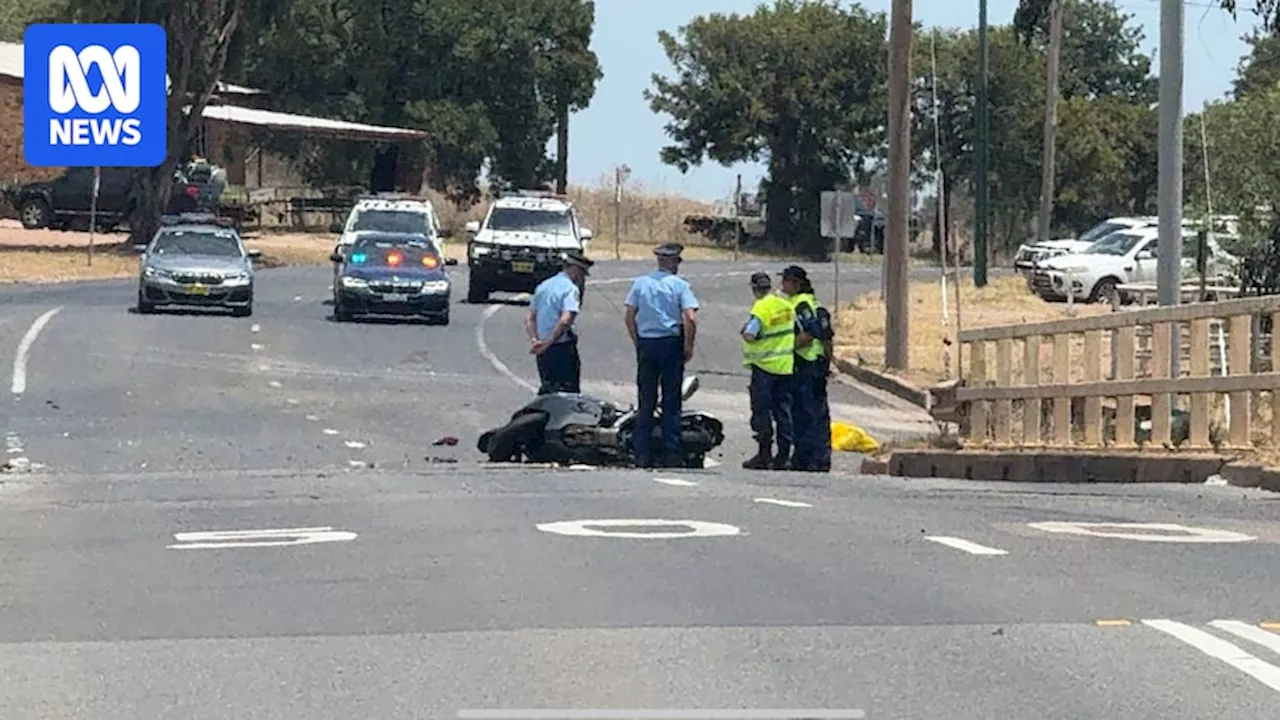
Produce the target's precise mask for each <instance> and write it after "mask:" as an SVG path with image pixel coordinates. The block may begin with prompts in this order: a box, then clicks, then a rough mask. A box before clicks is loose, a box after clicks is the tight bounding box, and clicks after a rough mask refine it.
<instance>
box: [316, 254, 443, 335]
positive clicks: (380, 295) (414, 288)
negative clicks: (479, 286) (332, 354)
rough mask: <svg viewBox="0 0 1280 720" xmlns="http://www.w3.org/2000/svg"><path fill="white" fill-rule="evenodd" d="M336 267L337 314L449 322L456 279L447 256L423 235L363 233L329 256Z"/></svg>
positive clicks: (342, 317) (341, 319) (341, 316)
mask: <svg viewBox="0 0 1280 720" xmlns="http://www.w3.org/2000/svg"><path fill="white" fill-rule="evenodd" d="M330 260H332V261H333V262H334V263H335V264H336V265H337V266H338V279H337V281H336V282H334V284H333V317H334V319H335V320H337V321H338V322H346V321H347V320H351V319H353V318H354V317H356V316H358V315H415V316H419V317H428V318H431V319H433V320H435V321H436V322H438V323H440V324H442V325H448V324H449V297H450V292H451V290H452V283H451V282H450V280H449V275H448V273H447V272H446V271H445V267H447V266H451V265H457V264H458V261H457V260H453V259H445V258H444V257H442V256H441V255H440V252H439V250H437V249H436V246H435V245H434V244H433V243H432V242H431V241H430V239H428V238H427V236H425V235H421V234H413V233H380V232H365V233H363V234H361V235H360V237H358V238H357V239H356V241H355V242H354V243H352V244H351V247H350V248H348V252H347V254H346V255H339V254H338V253H337V252H336V251H335V252H334V254H333V255H332V256H331V257H330Z"/></svg>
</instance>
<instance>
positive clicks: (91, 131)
mask: <svg viewBox="0 0 1280 720" xmlns="http://www.w3.org/2000/svg"><path fill="white" fill-rule="evenodd" d="M165 49H166V38H165V31H164V28H163V27H161V26H159V25H148V24H136V25H135V24H118V25H116V24H102V25H84V24H69V25H48V24H44V25H31V26H29V27H28V28H27V30H26V33H25V34H24V36H23V49H22V50H23V52H22V55H23V63H24V65H25V67H24V70H23V75H24V77H23V83H22V91H23V111H22V117H23V125H24V128H23V143H22V149H23V154H24V155H25V156H26V160H27V164H29V165H34V166H36V167H155V166H157V165H160V164H162V163H163V162H164V160H165V156H166V155H167V153H168V132H167V128H166V127H165V120H166V118H165V115H166V107H167V105H168V94H169V93H168V88H167V84H168V83H167V67H168V65H167V63H166V58H165V55H166V53H165Z"/></svg>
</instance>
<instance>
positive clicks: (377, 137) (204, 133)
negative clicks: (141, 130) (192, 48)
mask: <svg viewBox="0 0 1280 720" xmlns="http://www.w3.org/2000/svg"><path fill="white" fill-rule="evenodd" d="M22 78H23V57H22V45H21V44H20V43H7V42H0V182H29V181H33V180H44V179H49V178H52V177H56V176H57V175H59V174H61V173H62V168H37V167H32V166H30V165H28V164H27V163H26V161H25V160H24V159H23V153H22V136H23V119H22ZM269 103H270V98H269V97H268V96H267V95H266V93H264V92H262V91H260V90H255V89H253V88H246V87H242V86H237V85H230V84H223V85H221V86H220V87H219V89H218V93H217V94H216V95H215V96H214V97H213V98H212V99H211V100H210V102H209V105H208V106H207V107H206V108H205V111H204V122H203V127H202V129H201V132H200V135H199V137H198V139H197V141H196V145H197V147H196V148H195V149H196V150H197V151H198V152H200V153H201V154H203V155H204V156H205V157H207V158H209V160H210V161H211V162H213V163H216V164H218V165H222V166H223V167H225V168H226V169H227V181H228V183H230V184H232V185H239V186H243V187H246V188H249V189H252V188H263V187H274V188H300V187H301V186H302V185H303V183H302V181H301V179H300V178H299V177H298V176H297V173H296V172H294V171H293V169H292V163H290V161H289V159H288V158H283V157H279V156H274V155H272V154H271V153H268V152H263V151H262V150H261V148H260V147H257V146H255V143H254V138H255V137H261V136H262V135H263V134H264V133H280V132H288V133H304V134H307V135H310V136H319V137H328V138H334V139H344V140H363V141H369V142H371V143H379V144H384V145H385V144H387V143H414V142H420V141H421V140H422V139H423V138H425V137H426V134H425V133H423V132H422V131H420V130H410V129H406V128H393V127H382V126H377V125H365V124H362V123H353V122H347V121H344V120H331V119H328V118H320V117H311V116H307V115H296V114H292V113H283V112H275V111H273V110H270V109H268V108H267V107H266V105H269ZM373 151H374V148H373V147H370V152H373ZM402 156H403V155H402ZM422 170H423V169H422V168H420V167H417V168H415V167H408V166H407V164H406V163H400V164H399V166H397V167H396V171H395V176H396V182H395V185H396V187H395V189H396V190H401V191H406V192H418V191H419V190H420V189H421V186H422V177H423V172H422Z"/></svg>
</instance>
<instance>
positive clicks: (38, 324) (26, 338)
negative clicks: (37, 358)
mask: <svg viewBox="0 0 1280 720" xmlns="http://www.w3.org/2000/svg"><path fill="white" fill-rule="evenodd" d="M61 310H62V308H61V307H56V308H54V309H52V310H49V311H47V312H45V313H44V314H43V315H41V316H40V317H38V318H36V319H35V322H33V323H31V327H29V328H27V332H26V334H25V335H23V336H22V340H21V341H20V342H19V343H18V354H17V355H15V356H14V358H13V384H12V385H11V386H10V392H12V393H13V394H14V395H21V394H22V393H24V392H26V391H27V358H28V357H29V356H30V355H31V346H32V345H35V343H36V338H38V337H40V331H42V330H44V326H45V325H48V324H49V321H50V320H52V319H53V316H54V315H57V314H58V313H59V312H60V311H61Z"/></svg>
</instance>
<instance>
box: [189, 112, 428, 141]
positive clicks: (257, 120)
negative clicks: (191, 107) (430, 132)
mask: <svg viewBox="0 0 1280 720" xmlns="http://www.w3.org/2000/svg"><path fill="white" fill-rule="evenodd" d="M204 118H205V119H206V120H221V121H223V122H229V123H234V124H237V125H254V126H257V127H266V128H277V129H281V130H301V131H303V132H307V133H312V134H328V135H333V136H337V137H349V138H386V139H388V140H408V139H413V138H425V137H426V136H427V134H426V133H425V132H423V131H421V130H410V129H407V128H394V127H384V126H382V125H366V124H364V123H356V122H348V121H346V120H330V119H329V118H319V117H310V116H308V115H294V114H292V113H282V112H275V111H274V110H259V109H258V108H247V107H238V106H236V105H207V106H205V109H204Z"/></svg>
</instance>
